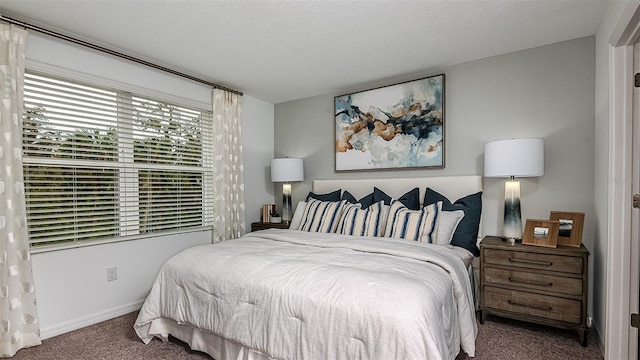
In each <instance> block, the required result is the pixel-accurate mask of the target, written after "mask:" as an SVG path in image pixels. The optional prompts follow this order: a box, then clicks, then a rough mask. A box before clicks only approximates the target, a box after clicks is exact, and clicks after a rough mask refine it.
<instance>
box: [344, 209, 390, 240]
mask: <svg viewBox="0 0 640 360" xmlns="http://www.w3.org/2000/svg"><path fill="white" fill-rule="evenodd" d="M384 210H385V205H384V201H379V202H377V203H375V204H373V205H371V206H369V207H368V208H366V209H361V208H360V204H346V205H345V206H344V211H343V212H342V216H341V217H340V222H338V229H337V230H336V232H337V233H339V234H343V235H357V236H382V235H383V234H384V225H385V221H386V219H387V218H386V216H385V215H386V211H384Z"/></svg>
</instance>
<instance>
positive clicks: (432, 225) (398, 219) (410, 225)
mask: <svg viewBox="0 0 640 360" xmlns="http://www.w3.org/2000/svg"><path fill="white" fill-rule="evenodd" d="M441 210H442V203H441V202H438V203H435V204H431V205H429V206H425V207H424V208H423V209H422V210H410V209H408V208H407V207H406V206H404V205H403V204H402V203H401V202H400V201H397V200H394V201H393V202H392V203H391V207H390V208H389V216H388V217H387V224H386V228H385V232H384V236H386V237H392V238H401V239H407V240H415V241H420V242H426V243H435V242H436V241H435V240H436V234H437V229H438V214H439V213H440V211H441Z"/></svg>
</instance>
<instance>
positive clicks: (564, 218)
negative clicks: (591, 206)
mask: <svg viewBox="0 0 640 360" xmlns="http://www.w3.org/2000/svg"><path fill="white" fill-rule="evenodd" d="M549 219H551V220H557V221H559V222H560V228H559V231H558V245H562V246H572V247H580V246H581V245H582V228H583V226H584V213H583V212H569V211H551V214H550V215H549Z"/></svg>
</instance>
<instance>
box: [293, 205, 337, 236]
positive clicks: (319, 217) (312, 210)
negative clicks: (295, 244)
mask: <svg viewBox="0 0 640 360" xmlns="http://www.w3.org/2000/svg"><path fill="white" fill-rule="evenodd" d="M346 202H347V201H346V200H340V201H320V200H317V199H309V201H307V205H306V206H305V207H304V214H303V215H302V220H301V221H300V225H298V230H302V231H309V232H322V233H332V232H336V228H337V227H338V221H340V215H342V210H343V209H344V204H345V203H346ZM290 228H291V227H290Z"/></svg>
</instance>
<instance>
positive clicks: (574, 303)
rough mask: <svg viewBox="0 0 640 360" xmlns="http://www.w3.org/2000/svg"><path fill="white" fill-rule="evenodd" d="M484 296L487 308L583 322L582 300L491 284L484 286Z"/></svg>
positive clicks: (571, 321) (576, 322)
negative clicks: (508, 288)
mask: <svg viewBox="0 0 640 360" xmlns="http://www.w3.org/2000/svg"><path fill="white" fill-rule="evenodd" d="M484 296H485V303H484V306H485V307H487V308H494V309H498V310H503V311H509V312H512V313H518V314H525V315H530V316H535V317H538V318H543V319H551V320H558V321H564V322H568V323H572V324H580V323H581V322H582V302H581V301H580V300H572V299H565V298H560V297H555V296H547V295H540V294H534V293H528V292H524V291H516V290H505V289H500V288H495V287H491V286H486V287H485V288H484Z"/></svg>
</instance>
